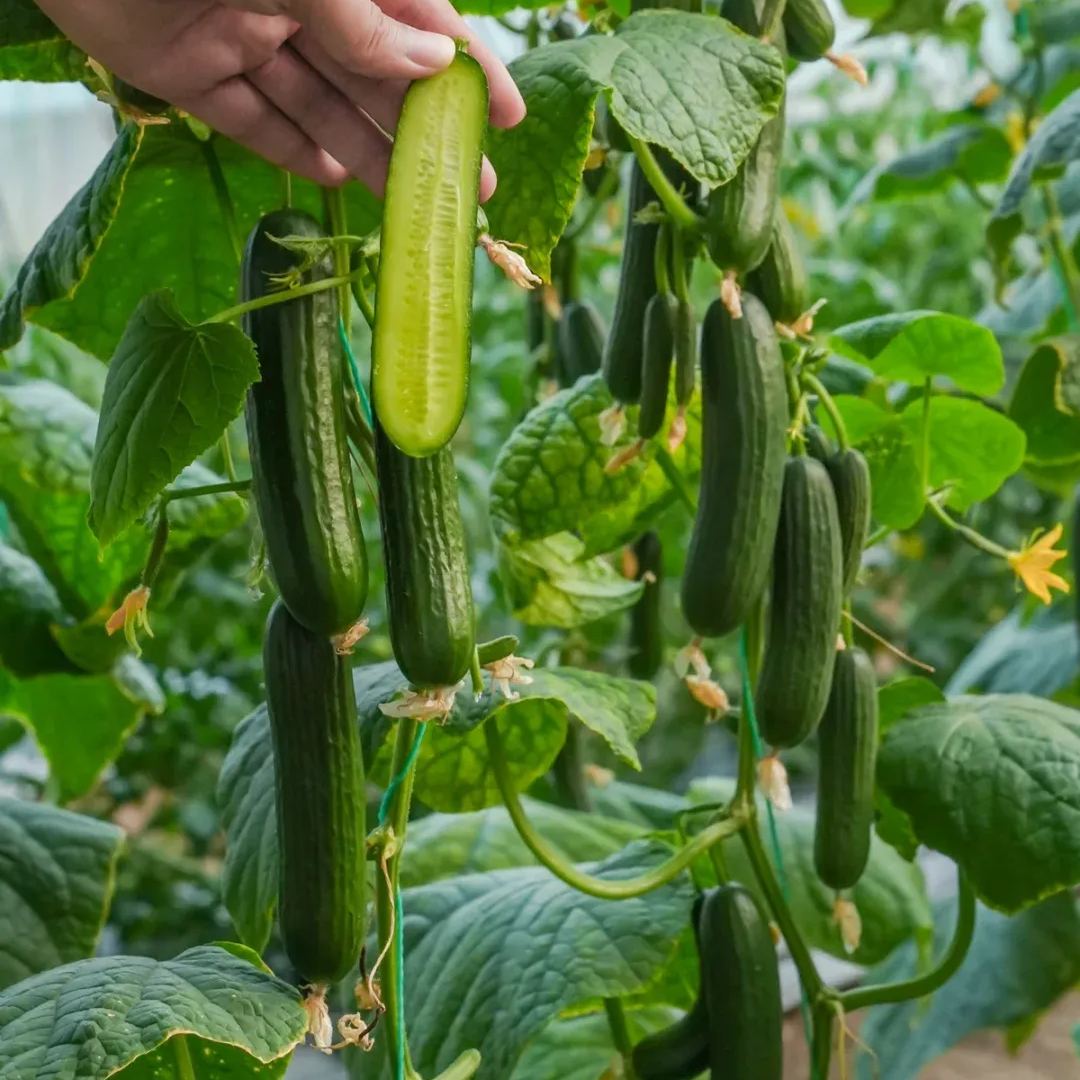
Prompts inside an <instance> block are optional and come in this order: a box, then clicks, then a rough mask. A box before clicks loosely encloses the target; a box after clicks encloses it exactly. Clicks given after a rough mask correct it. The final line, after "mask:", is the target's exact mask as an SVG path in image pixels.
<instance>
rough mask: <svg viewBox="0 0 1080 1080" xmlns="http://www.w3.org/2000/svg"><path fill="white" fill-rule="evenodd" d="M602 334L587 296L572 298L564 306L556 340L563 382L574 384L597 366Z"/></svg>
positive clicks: (564, 384)
mask: <svg viewBox="0 0 1080 1080" xmlns="http://www.w3.org/2000/svg"><path fill="white" fill-rule="evenodd" d="M604 336H605V332H604V322H603V320H602V319H601V318H600V312H598V311H597V310H596V308H595V307H594V306H593V305H592V304H590V303H589V301H588V300H580V301H578V300H571V301H570V303H568V304H567V305H566V306H565V307H564V308H563V310H562V315H561V316H560V317H559V329H558V332H557V336H556V342H555V352H556V356H557V357H558V366H559V382H560V384H561V385H562V386H573V385H574V383H576V382H577V381H578V379H580V378H581V376H582V375H592V374H593V373H594V372H597V371H599V370H600V362H601V360H602V358H603V355H604Z"/></svg>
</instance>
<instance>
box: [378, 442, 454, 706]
mask: <svg viewBox="0 0 1080 1080" xmlns="http://www.w3.org/2000/svg"><path fill="white" fill-rule="evenodd" d="M375 426H376V432H375V460H376V464H377V469H378V475H379V517H380V519H381V521H382V537H383V559H384V562H385V564H386V605H387V610H388V616H389V621H390V643H391V645H392V646H393V649H394V659H395V660H396V661H397V664H398V667H400V668H401V670H402V672H403V674H404V675H405V677H406V678H407V679H408V680H409V682H410V683H412V684H413V686H415V687H416V688H417V689H421V690H427V689H434V688H435V687H443V686H453V685H455V684H456V683H457V682H459V681H460V680H461V679H462V678H463V677H464V675H465V673H466V672H467V671H468V670H469V666H470V665H471V663H472V658H473V644H474V640H475V638H474V632H475V631H474V616H473V599H472V587H471V585H470V582H469V563H468V560H467V558H466V554H465V528H464V526H463V524H462V521H461V510H460V507H459V505H458V485H457V471H456V470H455V468H454V457H453V454H451V452H450V449H449V448H448V447H444V448H443V449H442V450H440V451H439V452H438V453H437V454H434V455H432V456H430V457H426V458H414V457H410V456H409V455H408V454H404V453H402V452H401V451H400V450H398V448H397V447H396V446H394V444H393V443H392V442H391V441H390V440H389V439H388V438H387V436H386V434H385V432H384V431H383V430H382V427H381V426H380V425H379V424H378V423H376V425H375Z"/></svg>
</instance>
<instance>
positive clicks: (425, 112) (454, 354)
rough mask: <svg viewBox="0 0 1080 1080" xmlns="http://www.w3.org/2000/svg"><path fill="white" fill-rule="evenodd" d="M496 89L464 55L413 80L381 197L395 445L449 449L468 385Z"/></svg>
mask: <svg viewBox="0 0 1080 1080" xmlns="http://www.w3.org/2000/svg"><path fill="white" fill-rule="evenodd" d="M487 115H488V89H487V79H486V78H485V76H484V70H483V68H482V67H481V66H480V65H479V64H478V63H477V62H476V61H475V60H473V59H472V57H470V56H468V55H467V54H466V53H464V52H459V53H458V55H457V56H456V57H455V58H454V61H453V63H452V64H451V65H450V66H449V67H448V68H446V69H445V70H444V71H440V72H439V73H438V74H437V75H432V76H431V77H430V78H426V79H419V80H417V81H416V82H414V83H413V84H412V86H410V87H409V90H408V92H407V93H406V95H405V103H404V105H403V106H402V108H401V116H400V118H399V120H398V125H397V131H396V133H395V136H394V149H393V153H392V154H391V157H390V171H389V175H388V176H387V180H386V199H385V202H384V203H383V223H382V241H381V251H380V256H379V280H378V292H377V293H376V297H375V330H374V335H373V339H372V375H371V385H372V396H373V397H374V400H375V409H376V411H377V412H378V414H379V417H380V421H381V423H382V424H383V427H384V428H385V430H386V434H387V436H388V437H389V439H390V441H391V442H393V443H394V445H395V446H397V447H398V449H399V450H402V451H404V452H405V453H407V454H410V455H412V456H414V457H426V456H428V455H430V454H434V453H435V452H436V451H437V450H439V449H441V448H442V447H443V446H445V445H446V444H447V443H448V442H449V441H450V439H451V437H452V436H453V434H454V432H455V431H457V428H458V424H460V423H461V418H462V416H463V415H464V413H465V401H466V398H467V396H468V389H469V352H470V323H471V318H472V287H473V252H474V251H475V249H476V212H477V198H478V193H479V185H480V163H481V159H482V156H483V155H482V145H483V141H484V136H485V134H486V132H487Z"/></svg>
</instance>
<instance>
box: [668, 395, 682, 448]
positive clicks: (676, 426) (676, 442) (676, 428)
mask: <svg viewBox="0 0 1080 1080" xmlns="http://www.w3.org/2000/svg"><path fill="white" fill-rule="evenodd" d="M685 441H686V406H685V405H680V406H679V407H678V409H677V410H676V411H675V417H674V419H673V420H672V421H671V426H670V427H669V428H668V434H667V448H668V453H669V454H674V453H675V451H676V450H678V449H679V447H680V446H682V444H683V443H684V442H685Z"/></svg>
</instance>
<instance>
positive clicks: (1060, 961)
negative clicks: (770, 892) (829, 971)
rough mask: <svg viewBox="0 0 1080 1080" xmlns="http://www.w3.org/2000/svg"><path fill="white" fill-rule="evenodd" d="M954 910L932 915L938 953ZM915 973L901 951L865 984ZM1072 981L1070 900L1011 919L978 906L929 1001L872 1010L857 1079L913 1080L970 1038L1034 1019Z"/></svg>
mask: <svg viewBox="0 0 1080 1080" xmlns="http://www.w3.org/2000/svg"><path fill="white" fill-rule="evenodd" d="M955 906H956V905H955V902H953V901H950V902H949V903H948V904H946V905H942V906H941V907H940V908H939V910H938V912H937V919H936V924H937V925H936V930H937V935H936V936H937V951H938V952H939V953H940V952H941V951H942V950H943V949H944V948H945V946H946V942H947V941H948V938H949V934H950V933H951V929H952V923H953V921H954V919H955ZM917 969H918V958H917V957H916V955H915V951H914V950H913V949H912V948H911V947H910V946H905V947H904V948H903V949H901V950H899V951H898V952H897V953H896V955H895V956H893V957H890V958H889V960H887V961H886V962H885V963H884V964H883V965H881V967H880V968H876V969H875V970H873V971H871V972H870V973H869V975H868V976H867V979H868V981H870V982H874V983H879V982H895V981H898V980H900V979H905V978H910V977H911V976H912V975H914V974H915V973H916V971H917ZM1078 980H1080V916H1078V914H1077V908H1076V901H1075V900H1074V899H1073V898H1072V897H1071V896H1069V895H1068V894H1066V893H1062V894H1061V895H1059V896H1055V897H1053V898H1052V899H1050V900H1046V901H1044V902H1043V903H1041V904H1039V905H1037V906H1036V907H1033V908H1031V909H1030V910H1028V911H1025V912H1022V913H1021V914H1020V915H1017V916H1015V917H1013V918H1007V917H1005V916H1003V915H999V914H998V913H997V912H996V911H991V910H989V909H988V908H984V907H981V906H980V908H979V912H978V916H977V919H976V924H975V937H974V940H973V941H972V943H971V949H970V951H969V953H968V956H967V959H966V960H965V961H964V963H963V964H962V965H961V967H960V970H959V971H958V972H957V974H956V975H954V976H953V977H952V978H951V979H950V980H949V981H948V982H947V983H946V984H945V985H944V986H943V987H942V988H941V989H940V990H937V991H935V992H934V996H933V997H932V998H931V999H930V1000H929V1001H908V1002H904V1003H902V1004H899V1005H879V1006H878V1007H877V1008H875V1009H873V1010H872V1011H871V1012H870V1014H869V1015H868V1017H867V1019H866V1023H865V1024H864V1025H863V1026H862V1028H861V1029H860V1032H859V1036H860V1041H861V1042H863V1043H865V1045H866V1047H867V1051H868V1052H867V1053H864V1054H863V1055H861V1058H860V1062H859V1072H858V1075H859V1077H860V1080H871V1078H872V1080H915V1078H916V1077H917V1076H920V1075H923V1073H922V1070H923V1067H924V1066H925V1065H926V1064H928V1063H929V1062H930V1061H932V1060H933V1059H934V1058H936V1057H937V1056H938V1055H940V1054H943V1053H944V1052H945V1051H946V1050H948V1049H949V1048H950V1047H952V1046H955V1045H956V1044H957V1043H958V1042H960V1041H961V1039H963V1038H965V1037H966V1036H967V1035H970V1034H971V1033H972V1032H975V1031H979V1030H981V1029H983V1028H1010V1027H1013V1026H1015V1025H1017V1024H1021V1023H1024V1022H1030V1021H1034V1020H1035V1019H1036V1018H1037V1016H1038V1014H1039V1013H1041V1012H1043V1011H1044V1010H1046V1009H1047V1008H1049V1007H1050V1005H1052V1004H1053V1003H1054V1001H1055V1000H1057V998H1058V997H1059V996H1060V995H1061V994H1063V993H1065V992H1066V991H1067V990H1069V989H1070V988H1071V987H1073V986H1075V985H1076V983H1077V981H1078ZM871 1054H872V1055H873V1057H871V1056H870V1055H871ZM1003 1068H1004V1069H1006V1070H1007V1071H1011V1068H1010V1066H1008V1065H1003Z"/></svg>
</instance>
